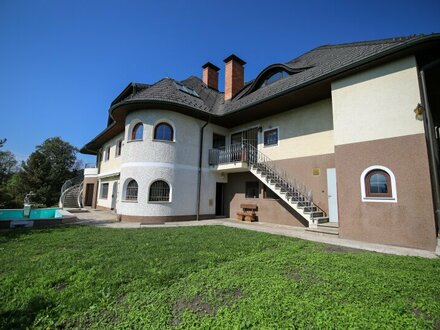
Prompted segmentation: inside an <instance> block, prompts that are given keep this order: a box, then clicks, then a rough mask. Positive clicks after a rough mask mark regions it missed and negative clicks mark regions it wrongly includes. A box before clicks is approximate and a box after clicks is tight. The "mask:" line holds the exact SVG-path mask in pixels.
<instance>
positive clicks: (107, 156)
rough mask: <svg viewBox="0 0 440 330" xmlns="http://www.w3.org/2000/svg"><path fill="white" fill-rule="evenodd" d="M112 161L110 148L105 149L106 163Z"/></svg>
mask: <svg viewBox="0 0 440 330" xmlns="http://www.w3.org/2000/svg"><path fill="white" fill-rule="evenodd" d="M109 159H110V147H107V148H106V149H105V161H108V160H109Z"/></svg>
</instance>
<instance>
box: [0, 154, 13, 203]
mask: <svg viewBox="0 0 440 330" xmlns="http://www.w3.org/2000/svg"><path fill="white" fill-rule="evenodd" d="M16 171H17V161H16V159H15V156H14V154H13V153H12V152H10V151H0V207H10V206H11V200H12V199H13V197H12V196H11V195H10V194H9V192H8V189H7V183H8V181H9V180H10V179H11V177H12V176H13V175H14V174H15V172H16Z"/></svg>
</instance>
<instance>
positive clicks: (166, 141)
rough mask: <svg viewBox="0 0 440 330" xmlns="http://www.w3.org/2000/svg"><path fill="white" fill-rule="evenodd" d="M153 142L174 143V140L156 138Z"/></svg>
mask: <svg viewBox="0 0 440 330" xmlns="http://www.w3.org/2000/svg"><path fill="white" fill-rule="evenodd" d="M152 141H153V142H165V143H176V141H169V140H158V139H153V140H152Z"/></svg>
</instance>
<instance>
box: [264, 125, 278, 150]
mask: <svg viewBox="0 0 440 330" xmlns="http://www.w3.org/2000/svg"><path fill="white" fill-rule="evenodd" d="M263 137H264V146H265V147H268V146H276V145H277V144H278V128H271V129H268V130H265V131H264V133H263Z"/></svg>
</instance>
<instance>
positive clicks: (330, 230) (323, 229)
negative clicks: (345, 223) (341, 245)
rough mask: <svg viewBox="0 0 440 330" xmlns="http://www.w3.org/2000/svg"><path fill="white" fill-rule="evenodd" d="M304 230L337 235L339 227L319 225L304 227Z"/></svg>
mask: <svg viewBox="0 0 440 330" xmlns="http://www.w3.org/2000/svg"><path fill="white" fill-rule="evenodd" d="M306 231H308V232H313V233H318V234H324V235H334V236H338V235H339V229H338V228H330V227H321V226H318V228H306Z"/></svg>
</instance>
